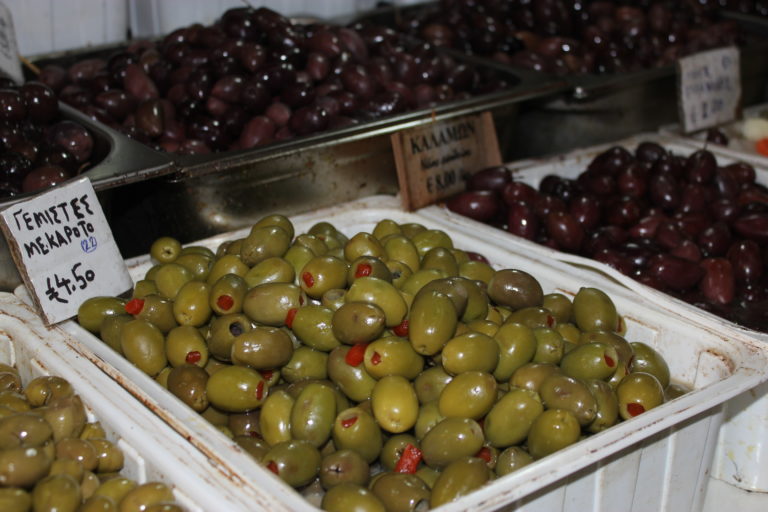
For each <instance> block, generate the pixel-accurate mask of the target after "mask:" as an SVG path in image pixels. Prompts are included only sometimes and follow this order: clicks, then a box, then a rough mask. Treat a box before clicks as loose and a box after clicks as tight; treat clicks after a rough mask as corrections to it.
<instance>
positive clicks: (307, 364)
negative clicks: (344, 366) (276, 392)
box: [280, 346, 328, 382]
mask: <svg viewBox="0 0 768 512" xmlns="http://www.w3.org/2000/svg"><path fill="white" fill-rule="evenodd" d="M280 373H281V374H282V376H283V378H284V379H285V380H286V382H297V381H300V380H304V379H325V378H327V377H328V354H327V353H326V352H321V351H319V350H315V349H313V348H310V347H305V346H300V347H299V348H297V349H295V350H294V351H293V355H292V356H291V360H290V361H288V362H287V363H286V364H285V366H283V368H282V369H281V370H280Z"/></svg>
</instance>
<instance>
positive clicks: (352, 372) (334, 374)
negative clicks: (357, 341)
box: [327, 345, 376, 402]
mask: <svg viewBox="0 0 768 512" xmlns="http://www.w3.org/2000/svg"><path fill="white" fill-rule="evenodd" d="M350 350H351V347H348V346H345V345H343V346H340V347H337V348H335V349H333V350H332V351H331V353H330V354H329V355H328V365H327V369H328V378H329V379H331V381H332V382H333V383H334V384H336V385H337V386H338V387H339V389H341V391H342V392H343V393H344V394H345V395H347V397H349V398H350V399H351V400H354V401H355V402H362V401H363V400H367V399H369V398H370V397H371V392H372V391H373V386H374V385H375V384H376V379H374V378H373V377H371V375H370V374H369V373H368V372H367V371H366V369H365V365H364V364H362V361H360V362H359V363H358V364H356V365H353V364H350V363H349V362H347V354H348V353H349V351H350Z"/></svg>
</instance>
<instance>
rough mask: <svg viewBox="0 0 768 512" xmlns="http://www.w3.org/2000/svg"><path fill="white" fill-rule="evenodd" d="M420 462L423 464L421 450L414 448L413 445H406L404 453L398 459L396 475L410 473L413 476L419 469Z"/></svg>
mask: <svg viewBox="0 0 768 512" xmlns="http://www.w3.org/2000/svg"><path fill="white" fill-rule="evenodd" d="M419 462H421V450H419V449H418V448H416V447H415V446H413V445H412V444H411V443H408V444H407V445H405V449H404V450H403V453H402V454H401V455H400V458H399V459H397V464H395V473H410V474H413V473H415V472H416V470H417V469H419Z"/></svg>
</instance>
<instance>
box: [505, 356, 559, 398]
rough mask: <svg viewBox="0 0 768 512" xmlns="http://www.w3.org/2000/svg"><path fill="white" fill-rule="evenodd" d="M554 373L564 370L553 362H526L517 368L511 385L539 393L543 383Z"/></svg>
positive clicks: (510, 380) (510, 381)
mask: <svg viewBox="0 0 768 512" xmlns="http://www.w3.org/2000/svg"><path fill="white" fill-rule="evenodd" d="M553 373H562V370H560V367H559V366H557V365H555V364H551V363H526V364H524V365H523V366H521V367H519V368H518V369H517V370H515V372H514V373H513V374H512V377H511V378H510V379H509V385H510V387H518V388H525V389H530V390H531V391H536V392H537V393H538V391H539V388H540V387H541V383H542V382H544V380H545V379H546V378H547V377H549V376H550V375H552V374H553Z"/></svg>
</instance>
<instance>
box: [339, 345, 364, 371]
mask: <svg viewBox="0 0 768 512" xmlns="http://www.w3.org/2000/svg"><path fill="white" fill-rule="evenodd" d="M367 346H368V344H367V343H358V344H356V345H352V346H351V347H350V349H349V351H348V352H347V355H346V356H344V361H346V362H347V364H348V365H349V366H360V363H362V362H363V356H364V355H365V348H366V347H367Z"/></svg>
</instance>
